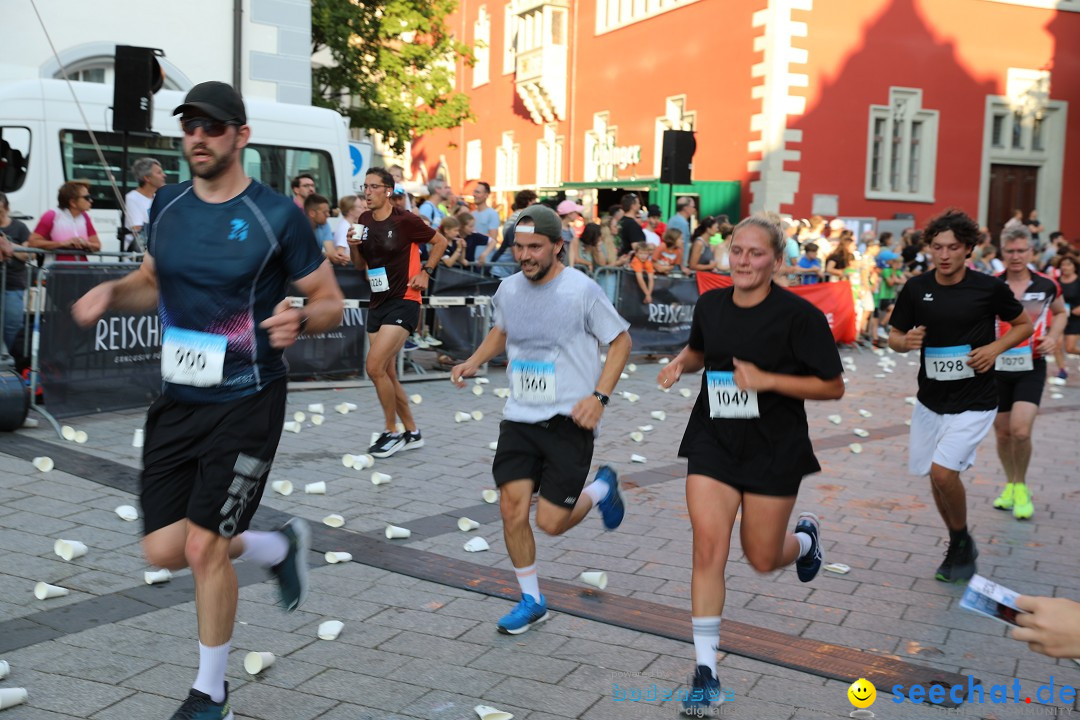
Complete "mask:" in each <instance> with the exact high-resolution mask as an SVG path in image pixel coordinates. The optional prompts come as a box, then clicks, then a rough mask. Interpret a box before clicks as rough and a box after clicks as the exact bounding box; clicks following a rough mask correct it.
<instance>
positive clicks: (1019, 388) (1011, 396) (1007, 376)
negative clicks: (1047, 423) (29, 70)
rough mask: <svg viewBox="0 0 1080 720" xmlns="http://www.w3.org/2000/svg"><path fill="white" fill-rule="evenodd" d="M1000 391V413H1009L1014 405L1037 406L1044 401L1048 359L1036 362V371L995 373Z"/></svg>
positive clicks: (996, 371)
mask: <svg viewBox="0 0 1080 720" xmlns="http://www.w3.org/2000/svg"><path fill="white" fill-rule="evenodd" d="M994 376H995V379H996V380H997V389H998V412H1003V413H1004V412H1009V411H1010V410H1012V406H1013V403H1017V402H1029V403H1034V404H1036V405H1038V404H1039V401H1040V400H1042V394H1043V388H1044V387H1046V358H1039V359H1037V360H1036V361H1035V362H1034V369H1033V370H1028V371H1027V372H1001V371H1000V370H995V371H994Z"/></svg>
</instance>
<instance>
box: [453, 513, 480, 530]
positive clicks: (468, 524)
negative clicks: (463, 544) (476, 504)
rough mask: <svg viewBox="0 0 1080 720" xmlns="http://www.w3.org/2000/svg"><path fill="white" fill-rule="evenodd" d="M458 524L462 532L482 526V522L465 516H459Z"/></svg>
mask: <svg viewBox="0 0 1080 720" xmlns="http://www.w3.org/2000/svg"><path fill="white" fill-rule="evenodd" d="M457 526H458V530H460V531H461V532H469V531H470V530H475V529H476V528H478V527H480V523H478V522H476V521H475V520H473V519H472V518H467V517H463V518H458V521H457Z"/></svg>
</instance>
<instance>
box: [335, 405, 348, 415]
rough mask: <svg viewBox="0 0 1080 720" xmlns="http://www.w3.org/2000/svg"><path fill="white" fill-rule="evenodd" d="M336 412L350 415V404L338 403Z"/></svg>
mask: <svg viewBox="0 0 1080 720" xmlns="http://www.w3.org/2000/svg"><path fill="white" fill-rule="evenodd" d="M334 410H336V411H337V412H338V413H339V414H341V415H348V414H349V403H338V404H337V405H335V406H334Z"/></svg>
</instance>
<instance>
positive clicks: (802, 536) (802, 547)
mask: <svg viewBox="0 0 1080 720" xmlns="http://www.w3.org/2000/svg"><path fill="white" fill-rule="evenodd" d="M795 539H796V540H798V541H799V558H800V559H801V558H804V557H806V553H808V552H810V548H812V547H814V540H813V538H811V537H810V536H809V535H807V534H806V533H803V532H797V533H795Z"/></svg>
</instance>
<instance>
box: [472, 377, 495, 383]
mask: <svg viewBox="0 0 1080 720" xmlns="http://www.w3.org/2000/svg"><path fill="white" fill-rule="evenodd" d="M473 382H474V383H476V384H477V385H487V384H488V383H489V382H491V381H490V380H488V379H487V378H486V377H478V378H473Z"/></svg>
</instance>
